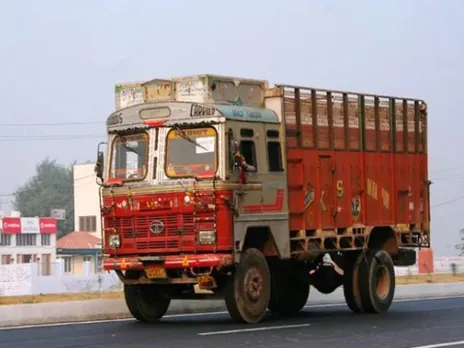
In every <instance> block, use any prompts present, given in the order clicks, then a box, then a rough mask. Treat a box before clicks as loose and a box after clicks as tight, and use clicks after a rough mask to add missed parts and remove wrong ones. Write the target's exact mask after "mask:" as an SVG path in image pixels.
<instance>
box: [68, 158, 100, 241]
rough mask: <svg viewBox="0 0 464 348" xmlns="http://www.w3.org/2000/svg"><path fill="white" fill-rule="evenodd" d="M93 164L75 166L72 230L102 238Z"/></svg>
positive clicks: (97, 191)
mask: <svg viewBox="0 0 464 348" xmlns="http://www.w3.org/2000/svg"><path fill="white" fill-rule="evenodd" d="M94 167H95V164H94V163H92V164H77V165H75V166H74V168H73V172H74V225H75V226H74V229H75V231H78V232H91V233H93V234H94V235H95V237H97V238H100V239H101V237H102V230H101V219H100V200H99V186H98V185H97V182H96V176H95V172H94Z"/></svg>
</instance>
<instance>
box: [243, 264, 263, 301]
mask: <svg viewBox="0 0 464 348" xmlns="http://www.w3.org/2000/svg"><path fill="white" fill-rule="evenodd" d="M263 282H264V280H263V275H262V274H261V272H260V271H259V269H257V268H256V267H252V268H250V269H248V271H247V272H246V275H245V282H244V286H245V294H246V297H247V299H248V300H250V301H252V302H257V301H258V300H259V298H260V296H261V294H262V292H263Z"/></svg>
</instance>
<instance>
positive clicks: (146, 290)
mask: <svg viewBox="0 0 464 348" xmlns="http://www.w3.org/2000/svg"><path fill="white" fill-rule="evenodd" d="M124 298H125V300H126V304H127V308H128V309H129V312H130V313H131V314H132V316H133V317H134V318H135V319H137V320H139V321H141V322H144V323H150V322H154V321H158V320H159V319H161V318H162V317H163V316H164V315H165V314H166V312H167V310H168V308H169V305H170V303H171V299H170V298H168V297H166V296H165V294H164V293H163V292H162V291H161V289H160V286H159V285H155V284H136V285H124Z"/></svg>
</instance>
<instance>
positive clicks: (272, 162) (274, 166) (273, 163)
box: [267, 141, 283, 172]
mask: <svg viewBox="0 0 464 348" xmlns="http://www.w3.org/2000/svg"><path fill="white" fill-rule="evenodd" d="M267 160H268V163H269V171H270V172H281V171H282V170H283V166H282V152H281V149H280V143H279V142H277V141H268V143H267Z"/></svg>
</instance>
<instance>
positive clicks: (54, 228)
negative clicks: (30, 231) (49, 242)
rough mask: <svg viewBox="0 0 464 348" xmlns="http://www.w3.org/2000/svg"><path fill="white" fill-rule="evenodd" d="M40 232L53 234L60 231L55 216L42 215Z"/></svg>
mask: <svg viewBox="0 0 464 348" xmlns="http://www.w3.org/2000/svg"><path fill="white" fill-rule="evenodd" d="M39 226H40V233H44V234H53V233H56V232H58V224H57V223H56V219H55V218H51V217H42V218H39Z"/></svg>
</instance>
